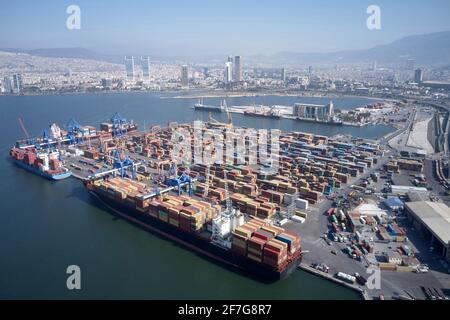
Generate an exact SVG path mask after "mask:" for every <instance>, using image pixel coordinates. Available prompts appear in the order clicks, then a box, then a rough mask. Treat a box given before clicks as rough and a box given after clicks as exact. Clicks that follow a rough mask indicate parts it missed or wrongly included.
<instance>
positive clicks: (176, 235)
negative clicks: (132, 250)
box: [85, 178, 302, 282]
mask: <svg viewBox="0 0 450 320" xmlns="http://www.w3.org/2000/svg"><path fill="white" fill-rule="evenodd" d="M85 185H86V187H87V189H88V190H89V192H90V193H91V194H92V195H94V196H95V197H97V198H98V199H99V200H101V202H102V203H103V204H105V206H106V207H107V208H108V209H109V210H110V211H112V212H114V213H115V214H117V215H119V216H120V217H122V218H124V219H126V220H128V221H130V222H132V223H133V224H136V225H138V226H140V227H142V228H144V229H147V230H149V231H150V232H152V233H153V234H156V235H158V236H161V237H163V238H166V239H169V240H171V241H174V242H175V243H177V244H180V245H182V246H183V247H185V248H188V249H190V250H192V251H194V252H196V253H199V254H201V255H202V256H205V257H207V258H209V259H212V260H214V261H216V262H218V263H220V264H221V265H224V266H228V267H231V268H232V269H235V270H239V271H240V272H243V273H245V274H247V275H248V276H251V277H252V278H256V279H259V280H263V281H266V282H273V281H277V280H280V279H283V278H286V277H287V276H288V275H289V274H290V273H291V272H292V271H293V270H295V269H296V268H297V266H298V265H299V264H300V262H301V256H302V251H301V244H300V241H301V240H300V237H299V236H298V235H296V234H294V233H291V232H288V231H286V230H284V229H283V228H279V227H275V226H270V225H269V224H268V223H267V222H266V221H265V220H261V219H258V218H252V219H251V220H249V221H246V222H245V221H244V217H243V216H242V214H241V215H240V216H239V217H238V218H236V219H228V220H227V219H225V220H223V217H221V214H220V211H221V208H220V206H218V205H212V204H210V203H208V202H205V201H202V200H197V199H195V198H193V197H190V196H185V195H175V194H174V195H172V194H165V195H163V196H160V197H159V198H158V199H151V200H142V199H143V198H142V195H143V194H145V192H146V191H145V188H146V186H145V185H144V184H142V183H140V182H137V181H134V180H131V179H124V178H109V179H104V180H90V181H85ZM219 220H220V221H222V222H224V224H223V223H221V224H220V227H219V229H221V230H222V231H223V230H225V234H226V233H227V230H226V229H227V227H228V228H229V229H228V231H230V232H229V233H228V236H226V240H224V239H225V238H222V237H221V236H222V235H225V234H222V235H221V231H217V230H218V229H217V223H218V221H219ZM239 221H240V222H239ZM233 225H234V226H233ZM218 238H221V239H218ZM219 240H221V241H219Z"/></svg>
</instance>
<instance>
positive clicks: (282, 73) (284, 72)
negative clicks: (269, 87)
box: [281, 68, 286, 82]
mask: <svg viewBox="0 0 450 320" xmlns="http://www.w3.org/2000/svg"><path fill="white" fill-rule="evenodd" d="M281 81H283V82H286V69H285V68H282V69H281Z"/></svg>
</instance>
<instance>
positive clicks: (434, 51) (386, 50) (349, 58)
mask: <svg viewBox="0 0 450 320" xmlns="http://www.w3.org/2000/svg"><path fill="white" fill-rule="evenodd" d="M0 51H7V52H16V53H19V52H23V53H28V54H31V55H35V56H42V57H57V58H79V59H90V60H101V61H107V62H115V63H123V58H124V56H123V55H107V54H101V53H98V52H95V51H92V50H88V49H84V48H56V49H34V50H20V49H11V48H6V49H0ZM135 55H136V54H135ZM136 56H138V55H136ZM226 56H227V55H225V54H224V55H223V56H208V57H200V56H198V57H188V56H186V57H161V56H150V59H151V60H153V61H170V62H174V61H178V62H179V61H185V62H191V63H202V62H203V63H217V64H221V62H223V61H225V58H224V57H226ZM244 58H245V61H246V62H248V63H249V64H250V63H251V64H271V65H280V66H281V65H283V66H288V65H296V66H298V65H308V64H335V63H371V62H373V61H377V62H378V63H379V64H384V65H400V64H404V63H405V61H406V59H407V58H412V59H415V60H416V64H417V65H427V66H434V67H440V66H445V65H450V31H444V32H437V33H431V34H424V35H414V36H409V37H405V38H402V39H400V40H397V41H394V42H392V43H390V44H386V45H381V46H376V47H373V48H370V49H365V50H347V51H338V52H331V53H298V52H280V53H277V54H274V55H271V56H265V55H254V56H248V57H244Z"/></svg>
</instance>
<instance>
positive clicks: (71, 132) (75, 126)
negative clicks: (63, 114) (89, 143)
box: [66, 119, 83, 144]
mask: <svg viewBox="0 0 450 320" xmlns="http://www.w3.org/2000/svg"><path fill="white" fill-rule="evenodd" d="M66 127H67V138H69V140H70V141H69V144H76V143H78V142H81V141H80V140H82V139H83V135H79V133H81V130H82V126H81V124H79V123H78V122H77V121H76V120H75V119H70V121H69V122H68V123H67V125H66Z"/></svg>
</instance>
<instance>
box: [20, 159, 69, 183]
mask: <svg viewBox="0 0 450 320" xmlns="http://www.w3.org/2000/svg"><path fill="white" fill-rule="evenodd" d="M13 160H14V162H15V164H16V165H17V166H19V167H21V168H23V169H25V170H27V171H29V172H32V173H34V174H37V175H39V176H41V177H44V178H46V179H48V180H53V181H59V180H64V179H67V178H69V177H70V176H72V172H71V171H68V172H65V173H61V174H49V173H46V172H43V171H41V170H39V169H37V168H35V167H33V166H30V165H28V164H26V163H24V162H22V161H20V160H17V159H14V158H13Z"/></svg>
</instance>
